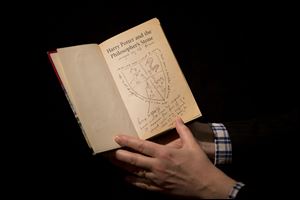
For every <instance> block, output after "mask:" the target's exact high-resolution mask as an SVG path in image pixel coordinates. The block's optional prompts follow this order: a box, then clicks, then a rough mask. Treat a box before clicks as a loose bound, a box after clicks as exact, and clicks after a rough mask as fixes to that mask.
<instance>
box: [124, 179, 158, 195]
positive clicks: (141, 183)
mask: <svg viewBox="0 0 300 200" xmlns="http://www.w3.org/2000/svg"><path fill="white" fill-rule="evenodd" d="M125 180H126V181H127V182H129V183H131V184H133V185H135V186H137V187H139V188H142V189H146V190H150V191H157V192H161V191H163V189H162V188H160V187H158V186H157V185H155V184H154V183H153V182H152V181H151V180H148V179H145V178H140V177H134V176H127V177H126V179H125Z"/></svg>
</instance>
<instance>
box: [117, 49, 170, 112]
mask: <svg viewBox="0 0 300 200" xmlns="http://www.w3.org/2000/svg"><path fill="white" fill-rule="evenodd" d="M118 71H119V78H120V79H122V82H123V85H124V86H125V87H126V88H127V90H128V91H129V92H130V93H131V94H133V95H135V96H136V97H138V98H139V99H141V100H143V101H144V102H147V103H149V105H150V103H159V102H164V101H166V99H167V97H168V92H169V91H168V85H169V78H168V73H167V71H166V66H165V63H164V60H163V55H162V54H161V51H160V50H159V49H155V50H153V51H152V52H148V53H147V54H146V55H145V56H143V57H142V58H141V59H139V60H137V61H135V62H133V63H130V64H128V65H127V66H124V67H121V68H119V69H118ZM148 110H149V109H148Z"/></svg>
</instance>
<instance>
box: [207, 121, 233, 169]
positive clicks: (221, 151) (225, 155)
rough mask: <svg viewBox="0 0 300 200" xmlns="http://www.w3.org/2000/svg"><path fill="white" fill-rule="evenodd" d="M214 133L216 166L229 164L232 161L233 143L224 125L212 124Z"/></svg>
mask: <svg viewBox="0 0 300 200" xmlns="http://www.w3.org/2000/svg"><path fill="white" fill-rule="evenodd" d="M209 125H210V127H211V129H212V131H213V133H214V142H215V161H214V164H215V165H217V164H229V163H231V161H232V147H231V141H230V137H229V134H228V131H227V130H226V128H225V126H224V124H222V123H210V124H209Z"/></svg>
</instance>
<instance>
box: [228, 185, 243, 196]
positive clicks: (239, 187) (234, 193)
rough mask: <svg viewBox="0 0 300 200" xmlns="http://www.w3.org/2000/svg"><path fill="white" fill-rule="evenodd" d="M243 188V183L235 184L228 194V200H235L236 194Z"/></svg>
mask: <svg viewBox="0 0 300 200" xmlns="http://www.w3.org/2000/svg"><path fill="white" fill-rule="evenodd" d="M243 186H245V184H244V183H242V182H237V183H236V184H235V185H234V186H233V188H232V190H231V192H230V194H229V196H228V197H229V199H235V198H236V195H237V194H238V192H239V191H240V189H241V188H242V187H243Z"/></svg>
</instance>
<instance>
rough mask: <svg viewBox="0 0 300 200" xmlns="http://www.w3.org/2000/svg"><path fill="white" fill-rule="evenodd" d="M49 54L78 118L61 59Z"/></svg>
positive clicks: (55, 54)
mask: <svg viewBox="0 0 300 200" xmlns="http://www.w3.org/2000/svg"><path fill="white" fill-rule="evenodd" d="M50 56H51V59H52V62H53V63H54V65H55V66H54V67H55V69H56V71H57V73H58V76H59V79H60V80H61V82H62V87H63V89H64V92H65V95H66V97H67V99H68V101H69V104H70V106H71V108H72V110H73V112H74V115H75V117H76V119H77V120H79V119H78V109H76V107H75V105H74V103H73V102H74V98H73V95H72V92H71V90H70V86H69V84H68V80H67V79H66V78H65V73H64V70H63V66H62V64H61V61H60V59H59V56H58V53H51V54H50ZM79 123H80V121H79ZM81 128H82V127H81ZM82 132H83V134H84V137H85V139H86V141H87V143H88V145H89V147H90V148H92V146H91V144H90V141H89V139H88V137H87V135H86V133H85V131H84V130H83V129H82Z"/></svg>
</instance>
